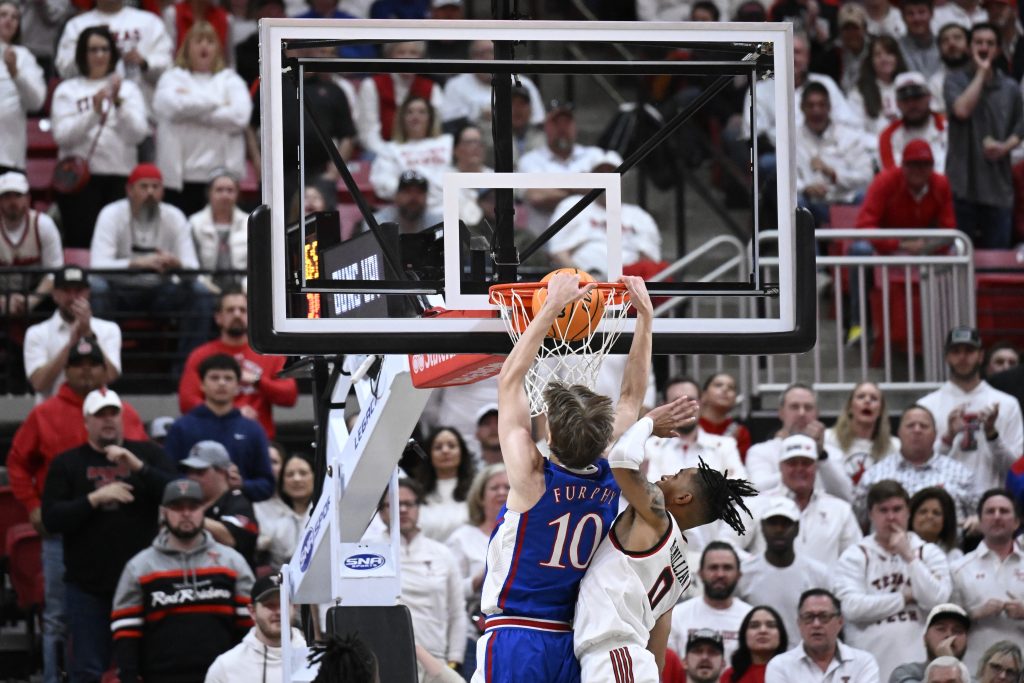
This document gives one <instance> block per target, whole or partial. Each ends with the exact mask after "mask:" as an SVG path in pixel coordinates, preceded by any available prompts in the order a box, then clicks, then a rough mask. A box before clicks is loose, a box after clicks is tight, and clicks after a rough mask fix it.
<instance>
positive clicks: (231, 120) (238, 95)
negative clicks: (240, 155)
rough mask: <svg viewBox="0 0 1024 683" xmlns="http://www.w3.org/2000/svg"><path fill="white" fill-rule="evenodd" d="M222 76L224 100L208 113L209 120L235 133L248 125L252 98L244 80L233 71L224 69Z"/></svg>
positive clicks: (222, 128)
mask: <svg viewBox="0 0 1024 683" xmlns="http://www.w3.org/2000/svg"><path fill="white" fill-rule="evenodd" d="M222 73H224V74H227V75H225V76H222V78H224V79H226V82H225V83H224V94H225V95H226V96H227V101H226V102H221V103H220V105H219V106H217V108H216V109H214V110H213V112H212V113H211V114H210V118H209V121H210V123H212V124H213V125H215V126H217V127H218V128H220V129H221V130H224V131H227V132H229V133H237V132H240V131H242V130H244V129H245V127H246V126H248V125H249V119H250V118H251V117H252V98H251V97H249V89H248V88H247V87H245V81H243V80H242V77H241V76H239V75H238V74H236V73H235V72H234V71H231V70H229V69H225V70H224V71H223V72H222Z"/></svg>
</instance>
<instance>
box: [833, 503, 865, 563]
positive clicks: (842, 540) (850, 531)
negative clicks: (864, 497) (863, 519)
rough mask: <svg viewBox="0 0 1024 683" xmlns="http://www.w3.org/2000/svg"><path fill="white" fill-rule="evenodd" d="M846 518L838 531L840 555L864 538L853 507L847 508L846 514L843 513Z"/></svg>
mask: <svg viewBox="0 0 1024 683" xmlns="http://www.w3.org/2000/svg"><path fill="white" fill-rule="evenodd" d="M844 516H845V517H846V519H845V520H844V521H843V528H842V530H841V531H840V532H839V554H840V555H842V554H843V553H844V552H846V549H847V548H850V547H852V546H855V545H857V544H858V543H860V542H861V539H863V538H864V533H863V532H862V531H861V530H860V523H859V522H858V521H857V515H855V514H854V512H853V508H852V507H850V508H847V514H846V515H844Z"/></svg>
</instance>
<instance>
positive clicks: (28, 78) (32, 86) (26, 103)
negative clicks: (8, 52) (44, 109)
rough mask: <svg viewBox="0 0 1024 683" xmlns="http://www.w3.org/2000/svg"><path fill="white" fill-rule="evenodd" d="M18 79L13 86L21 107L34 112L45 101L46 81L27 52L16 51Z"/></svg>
mask: <svg viewBox="0 0 1024 683" xmlns="http://www.w3.org/2000/svg"><path fill="white" fill-rule="evenodd" d="M17 64H18V77H17V78H16V79H14V85H15V87H16V88H17V89H18V96H19V97H20V98H21V106H22V108H23V109H24V110H25V111H35V110H36V109H39V108H40V107H41V106H43V101H44V100H45V99H46V81H45V80H44V79H43V70H42V69H41V68H40V67H39V63H38V62H37V61H36V58H35V57H34V56H33V55H32V53H31V52H29V51H28V50H22V49H19V50H18V62H17Z"/></svg>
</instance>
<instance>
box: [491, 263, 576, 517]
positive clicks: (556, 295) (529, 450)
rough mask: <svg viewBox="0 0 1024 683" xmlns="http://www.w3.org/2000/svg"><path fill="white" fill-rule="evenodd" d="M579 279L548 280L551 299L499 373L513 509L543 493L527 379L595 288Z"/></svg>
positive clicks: (502, 434)
mask: <svg viewBox="0 0 1024 683" xmlns="http://www.w3.org/2000/svg"><path fill="white" fill-rule="evenodd" d="M579 280H580V279H579V276H578V275H574V274H570V273H558V274H556V275H555V276H554V277H552V278H551V280H550V281H549V282H548V295H547V298H546V299H545V300H544V305H543V306H542V307H541V310H540V311H538V312H537V314H536V315H535V316H534V317H533V320H532V321H530V324H529V325H528V326H527V328H526V330H525V331H524V332H523V335H522V336H521V337H520V338H519V341H517V342H516V344H515V346H514V347H512V352H511V353H510V354H509V355H508V358H506V359H505V363H504V364H503V365H502V366H501V373H500V374H499V375H498V440H499V441H500V443H501V453H502V457H503V459H504V461H505V467H506V469H507V471H508V480H509V485H510V487H511V491H510V493H509V497H508V504H509V507H510V508H511V509H515V510H518V511H525V509H528V508H529V507H530V506H532V505H533V503H534V502H535V500H536V498H537V497H539V496H540V495H541V494H542V493H543V489H544V480H543V478H542V477H537V476H536V475H537V474H538V473H539V472H540V471H541V466H542V456H541V454H540V452H539V451H538V450H537V447H536V446H535V445H534V442H533V435H532V434H531V430H530V402H529V399H528V398H527V395H526V388H525V386H524V383H523V382H524V379H525V378H526V372H527V370H529V369H530V366H531V365H532V364H533V362H534V360H535V359H536V357H537V351H538V350H540V346H541V344H543V343H544V337H545V335H546V334H547V332H548V330H549V329H550V328H551V325H552V324H553V323H554V322H555V318H556V317H558V314H559V313H561V311H562V309H563V308H565V306H566V305H567V304H570V303H572V302H573V301H577V300H579V299H581V298H583V297H584V296H586V294H587V293H588V292H589V291H590V290H592V289H593V288H594V286H595V285H594V284H588V285H586V286H585V287H580V281H579Z"/></svg>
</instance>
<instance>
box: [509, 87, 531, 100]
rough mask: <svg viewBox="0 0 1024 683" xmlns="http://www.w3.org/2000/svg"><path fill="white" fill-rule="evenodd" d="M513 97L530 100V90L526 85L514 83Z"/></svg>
mask: <svg viewBox="0 0 1024 683" xmlns="http://www.w3.org/2000/svg"><path fill="white" fill-rule="evenodd" d="M512 97H520V98H522V99H524V100H526V101H529V100H530V91H529V90H527V88H526V86H525V85H513V86H512Z"/></svg>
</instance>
